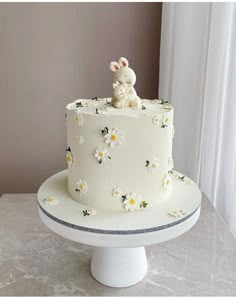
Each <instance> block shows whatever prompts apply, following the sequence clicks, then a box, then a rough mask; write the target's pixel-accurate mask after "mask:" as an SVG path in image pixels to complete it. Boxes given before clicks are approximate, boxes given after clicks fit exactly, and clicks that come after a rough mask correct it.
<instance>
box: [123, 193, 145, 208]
mask: <svg viewBox="0 0 236 297" xmlns="http://www.w3.org/2000/svg"><path fill="white" fill-rule="evenodd" d="M123 203H124V205H125V209H126V210H129V211H134V210H136V209H140V205H141V203H142V199H141V196H139V195H137V194H136V193H133V192H132V193H130V194H128V195H126V199H125V200H124V202H123Z"/></svg>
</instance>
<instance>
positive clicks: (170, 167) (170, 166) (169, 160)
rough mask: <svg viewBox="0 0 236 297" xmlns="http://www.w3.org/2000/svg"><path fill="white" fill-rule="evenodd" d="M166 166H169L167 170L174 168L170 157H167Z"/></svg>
mask: <svg viewBox="0 0 236 297" xmlns="http://www.w3.org/2000/svg"><path fill="white" fill-rule="evenodd" d="M168 166H169V170H172V169H173V168H174V161H173V159H172V158H169V159H168Z"/></svg>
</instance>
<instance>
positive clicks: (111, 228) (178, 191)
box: [38, 170, 201, 247]
mask: <svg viewBox="0 0 236 297" xmlns="http://www.w3.org/2000/svg"><path fill="white" fill-rule="evenodd" d="M67 174H68V173H67V170H64V171H61V172H59V173H57V174H55V175H53V176H51V177H50V178H48V179H47V180H46V181H45V182H44V183H43V184H42V185H41V187H40V188H39V191H38V203H39V214H40V217H41V219H42V221H43V222H44V223H45V224H46V225H47V226H48V227H49V228H50V229H51V230H53V231H54V232H56V233H58V234H59V235H61V236H63V237H66V238H68V239H70V240H73V241H77V242H81V243H84V244H89V245H93V246H104V247H135V246H145V245H151V244H155V243H159V242H163V241H166V240H169V239H172V238H174V237H177V236H179V235H181V234H183V233H184V232H186V231H187V230H189V229H190V228H191V227H192V226H193V225H194V224H195V223H196V221H197V219H198V217H199V214H200V204H201V192H200V190H199V188H198V187H197V185H196V184H194V183H193V182H192V183H191V184H186V183H185V182H183V181H182V180H176V179H175V178H173V190H172V194H171V196H170V197H169V198H168V199H165V200H163V201H160V203H159V207H158V206H157V207H156V208H146V209H141V210H139V211H134V212H126V211H104V210H96V214H95V215H90V216H84V215H83V212H82V211H83V210H85V209H91V208H89V207H88V206H85V205H82V204H80V203H79V202H77V201H75V200H73V199H72V198H71V196H70V195H69V193H68V191H67ZM51 196H52V197H54V198H56V199H57V200H58V203H57V204H56V205H46V204H45V203H44V202H43V200H44V199H45V198H48V197H51ZM173 209H182V210H183V212H184V215H180V216H179V217H173V216H170V215H169V212H170V211H172V210H173Z"/></svg>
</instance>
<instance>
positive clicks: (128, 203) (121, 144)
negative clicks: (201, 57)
mask: <svg viewBox="0 0 236 297" xmlns="http://www.w3.org/2000/svg"><path fill="white" fill-rule="evenodd" d="M110 67H111V70H112V71H113V72H114V84H113V87H114V92H113V98H92V99H78V100H76V101H74V102H73V103H70V104H68V105H67V107H66V124H67V141H68V147H67V149H66V160H67V163H68V191H69V193H70V195H71V196H72V198H74V199H75V200H77V201H78V202H80V203H81V204H83V205H85V207H87V208H89V209H90V210H91V209H92V210H93V211H96V210H99V209H103V210H109V211H133V210H140V211H141V210H142V209H143V208H146V207H158V203H160V202H161V201H162V200H163V199H167V198H168V197H169V196H170V194H171V191H172V181H171V174H170V172H171V171H172V168H173V160H172V138H173V134H174V127H173V108H172V106H171V105H170V104H168V102H164V100H147V99H145V100H144V99H143V100H141V99H140V98H139V97H138V96H137V94H136V92H135V90H134V88H133V85H134V83H135V74H134V72H133V70H132V69H130V68H129V67H128V61H127V60H126V59H124V58H121V59H120V60H119V64H118V63H116V62H112V63H111V66H110Z"/></svg>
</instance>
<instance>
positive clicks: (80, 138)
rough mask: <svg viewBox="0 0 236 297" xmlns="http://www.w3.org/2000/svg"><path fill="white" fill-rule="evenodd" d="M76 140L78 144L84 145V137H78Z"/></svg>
mask: <svg viewBox="0 0 236 297" xmlns="http://www.w3.org/2000/svg"><path fill="white" fill-rule="evenodd" d="M76 140H77V142H78V143H79V144H82V143H83V142H84V138H83V136H77V137H76Z"/></svg>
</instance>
